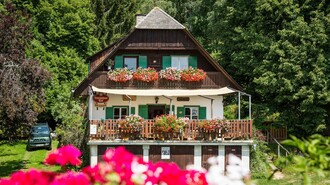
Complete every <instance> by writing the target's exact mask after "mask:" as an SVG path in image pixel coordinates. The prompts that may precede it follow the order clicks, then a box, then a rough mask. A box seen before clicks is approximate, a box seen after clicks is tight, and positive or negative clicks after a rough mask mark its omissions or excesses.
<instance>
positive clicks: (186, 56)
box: [171, 55, 189, 70]
mask: <svg viewBox="0 0 330 185" xmlns="http://www.w3.org/2000/svg"><path fill="white" fill-rule="evenodd" d="M173 57H185V58H187V66H188V68H189V55H171V67H173ZM188 68H187V69H188ZM180 70H183V69H180Z"/></svg>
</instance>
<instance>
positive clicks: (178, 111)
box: [176, 107, 184, 118]
mask: <svg viewBox="0 0 330 185" xmlns="http://www.w3.org/2000/svg"><path fill="white" fill-rule="evenodd" d="M176 116H177V117H178V118H183V117H184V107H177V108H176Z"/></svg>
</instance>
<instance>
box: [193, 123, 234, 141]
mask: <svg viewBox="0 0 330 185" xmlns="http://www.w3.org/2000/svg"><path fill="white" fill-rule="evenodd" d="M198 128H199V130H200V132H201V133H202V134H203V136H204V139H206V140H214V139H217V138H218V136H219V135H220V134H223V133H225V132H227V131H228V130H229V128H230V122H229V121H227V120H221V119H217V118H216V119H211V120H203V121H200V122H199V123H198Z"/></svg>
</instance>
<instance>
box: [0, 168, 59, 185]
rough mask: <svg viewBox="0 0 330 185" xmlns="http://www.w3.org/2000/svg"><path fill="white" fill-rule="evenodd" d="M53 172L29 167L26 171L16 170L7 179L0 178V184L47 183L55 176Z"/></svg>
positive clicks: (28, 184) (32, 184)
mask: <svg viewBox="0 0 330 185" xmlns="http://www.w3.org/2000/svg"><path fill="white" fill-rule="evenodd" d="M55 175H56V174H55V173H53V172H44V171H38V170H36V169H31V170H29V171H27V172H23V171H18V172H15V173H13V174H12V175H11V176H10V178H9V179H0V185H48V184H49V183H50V182H52V180H53V179H54V177H55Z"/></svg>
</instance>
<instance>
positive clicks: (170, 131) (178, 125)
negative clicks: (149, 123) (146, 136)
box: [155, 115, 187, 139]
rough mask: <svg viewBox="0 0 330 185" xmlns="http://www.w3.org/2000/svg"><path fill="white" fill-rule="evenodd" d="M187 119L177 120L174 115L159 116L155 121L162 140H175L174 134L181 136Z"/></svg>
mask: <svg viewBox="0 0 330 185" xmlns="http://www.w3.org/2000/svg"><path fill="white" fill-rule="evenodd" d="M186 119H187V118H186ZM186 119H183V118H180V119H177V118H176V116H174V115H162V116H158V117H156V119H155V130H156V131H157V132H158V134H159V137H160V138H162V139H173V136H174V133H176V134H180V133H181V132H182V129H183V127H184V126H185V124H186Z"/></svg>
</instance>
